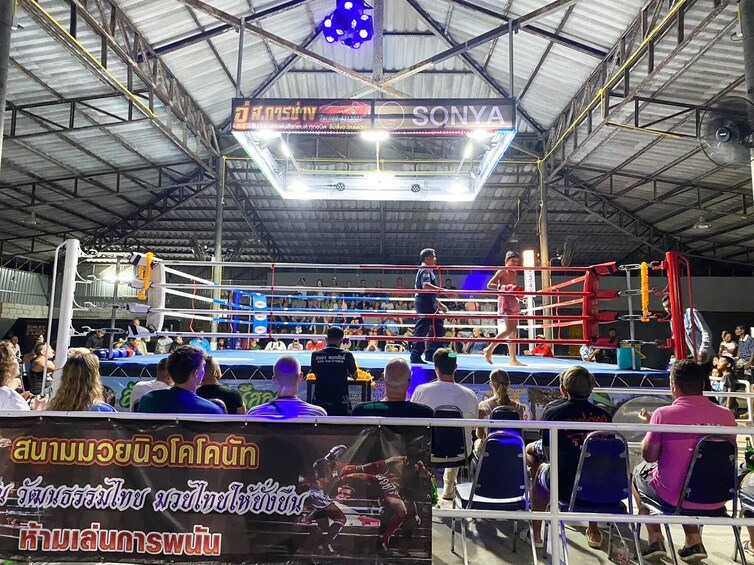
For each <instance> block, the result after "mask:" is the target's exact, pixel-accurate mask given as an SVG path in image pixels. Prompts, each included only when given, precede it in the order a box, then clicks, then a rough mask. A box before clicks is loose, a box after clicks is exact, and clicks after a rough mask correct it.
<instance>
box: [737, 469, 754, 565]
mask: <svg viewBox="0 0 754 565" xmlns="http://www.w3.org/2000/svg"><path fill="white" fill-rule="evenodd" d="M740 492H741V496H742V497H745V498H747V499H749V500H754V473H748V474H747V475H745V476H744V478H743V480H742V481H741V491H740ZM746 530H747V531H748V534H749V539H748V540H746V541H745V542H744V543H743V546H744V551H745V552H746V559H747V560H748V559H754V541H753V540H754V526H746Z"/></svg>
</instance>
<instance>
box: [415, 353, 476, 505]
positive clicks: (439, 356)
mask: <svg viewBox="0 0 754 565" xmlns="http://www.w3.org/2000/svg"><path fill="white" fill-rule="evenodd" d="M432 361H433V362H434V364H435V375H437V380H436V381H433V382H431V383H427V384H423V385H419V386H418V387H416V389H415V390H414V394H413V395H411V402H415V403H416V404H424V405H426V406H429V407H430V408H432V409H433V410H434V409H435V408H437V407H438V406H444V405H450V406H455V407H457V408H458V409H459V410H460V411H461V413H462V414H463V417H464V418H469V419H474V418H476V417H477V414H478V412H477V406H478V405H477V399H476V394H474V392H473V391H472V390H470V389H468V388H466V387H465V386H461V385H459V384H458V383H456V382H455V379H454V375H455V372H456V368H457V367H458V357H457V355H456V354H455V353H453V352H452V351H451V350H450V349H448V348H445V347H441V348H440V349H438V350H437V351H435V353H434V355H433V356H432ZM471 448H472V441H471V428H466V455H470V453H471ZM457 477H458V467H455V468H450V469H445V472H444V474H443V491H442V497H443V499H445V500H453V498H454V497H455V491H456V479H457Z"/></svg>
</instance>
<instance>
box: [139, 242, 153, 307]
mask: <svg viewBox="0 0 754 565" xmlns="http://www.w3.org/2000/svg"><path fill="white" fill-rule="evenodd" d="M153 260H154V253H152V252H151V251H147V254H146V258H145V264H144V265H139V278H140V279H141V281H142V283H141V289H139V292H138V293H137V298H138V299H139V300H146V299H147V289H149V281H150V278H151V277H152V261H153Z"/></svg>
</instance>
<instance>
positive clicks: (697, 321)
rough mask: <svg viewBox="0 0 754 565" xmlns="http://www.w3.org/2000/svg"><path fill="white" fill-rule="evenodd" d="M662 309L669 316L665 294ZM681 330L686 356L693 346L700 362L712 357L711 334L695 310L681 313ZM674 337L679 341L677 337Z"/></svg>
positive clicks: (688, 309) (691, 352)
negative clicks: (686, 350)
mask: <svg viewBox="0 0 754 565" xmlns="http://www.w3.org/2000/svg"><path fill="white" fill-rule="evenodd" d="M662 307H663V308H664V309H665V312H667V313H668V314H670V296H669V295H667V294H666V295H665V296H663V297H662ZM692 322H693V325H692ZM683 329H684V332H683V333H684V334H685V335H684V337H685V340H686V347H687V348H688V354H689V355H690V356H693V355H694V349H695V347H694V346H696V353H697V355H698V357H699V361H700V362H704V361H708V360H709V359H711V358H712V355H713V353H712V333H711V332H710V329H709V326H708V325H707V322H705V321H704V318H703V317H702V315H701V314H700V313H699V311H698V310H697V309H696V308H694V310H693V311H692V310H691V308H686V311H685V312H684V313H683ZM674 337H676V339H680V338H679V337H678V336H674ZM752 349H753V351H752V353H754V348H752Z"/></svg>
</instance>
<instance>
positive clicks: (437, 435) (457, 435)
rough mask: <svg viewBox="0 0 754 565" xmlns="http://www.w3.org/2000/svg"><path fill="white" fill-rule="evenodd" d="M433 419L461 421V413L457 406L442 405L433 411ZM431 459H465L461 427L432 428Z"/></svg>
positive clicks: (462, 429) (464, 434) (464, 444)
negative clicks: (455, 419) (456, 419)
mask: <svg viewBox="0 0 754 565" xmlns="http://www.w3.org/2000/svg"><path fill="white" fill-rule="evenodd" d="M433 417H434V418H458V419H459V420H460V419H463V412H461V409H460V408H458V407H457V406H451V405H443V406H438V407H437V408H435V410H434V416H433ZM432 457H433V458H447V457H463V458H465V457H466V431H465V430H464V428H462V427H452V428H446V427H439V426H435V427H433V428H432Z"/></svg>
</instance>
